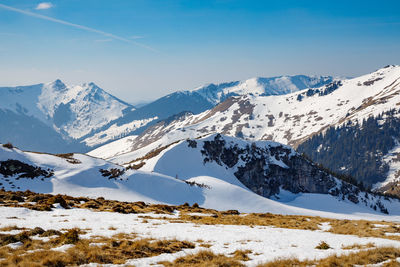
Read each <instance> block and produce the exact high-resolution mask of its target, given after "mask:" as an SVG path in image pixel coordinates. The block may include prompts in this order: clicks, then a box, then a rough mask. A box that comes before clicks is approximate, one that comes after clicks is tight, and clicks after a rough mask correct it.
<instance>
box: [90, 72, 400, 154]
mask: <svg viewBox="0 0 400 267" xmlns="http://www.w3.org/2000/svg"><path fill="white" fill-rule="evenodd" d="M398 103H400V66H388V67H386V68H383V69H380V70H377V71H376V72H373V73H371V74H367V75H364V76H361V77H357V78H354V79H348V80H341V81H335V82H333V83H331V84H328V85H325V86H322V87H320V88H316V89H305V90H303V91H299V92H296V93H292V94H287V95H277V96H275V95H274V96H254V95H244V96H240V97H232V98H229V99H227V100H226V101H225V102H223V103H221V104H219V105H217V106H216V107H215V108H213V109H210V110H208V111H205V112H203V113H200V114H198V115H185V117H181V118H179V119H178V120H176V121H174V122H169V123H159V124H156V125H154V126H152V127H150V128H148V129H147V130H146V131H145V132H143V133H142V134H141V135H139V136H138V137H136V138H135V139H132V142H131V143H130V144H129V147H130V148H131V151H138V150H139V149H142V151H143V152H146V151H147V152H148V151H149V150H151V149H153V148H154V147H160V146H165V145H167V144H169V143H172V142H174V141H178V140H184V139H186V138H196V137H199V136H203V135H206V134H211V133H221V134H225V135H230V136H238V137H241V138H245V139H249V140H274V141H277V142H280V143H284V144H290V145H293V146H296V145H298V144H299V143H301V142H303V141H304V140H306V139H307V138H309V137H310V136H312V135H313V134H315V133H318V132H320V131H323V130H324V129H325V128H327V127H329V126H335V125H341V124H343V123H346V122H348V121H355V120H358V121H359V122H360V123H362V120H363V119H365V118H368V116H371V115H378V114H380V113H382V112H383V111H387V110H390V109H392V108H394V107H396V106H397V104H398ZM147 146H148V147H149V148H150V147H151V149H146V147H147ZM109 147H110V148H111V149H112V144H110V146H109ZM123 153H126V149H125V150H124V151H123V152H122V151H118V149H114V150H113V151H112V153H111V152H110V153H108V154H107V155H105V154H104V155H102V153H100V152H99V151H96V150H94V151H92V152H90V153H89V154H91V155H95V156H98V157H103V158H109V157H108V155H111V154H112V157H116V156H118V155H121V154H123ZM132 153H135V152H132ZM121 157H125V158H127V157H128V158H129V155H128V154H125V155H121Z"/></svg>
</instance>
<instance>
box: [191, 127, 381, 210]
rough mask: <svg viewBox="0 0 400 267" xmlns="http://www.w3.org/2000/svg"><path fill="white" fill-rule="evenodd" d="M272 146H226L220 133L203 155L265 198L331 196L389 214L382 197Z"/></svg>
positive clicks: (192, 143)
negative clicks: (283, 194) (287, 193)
mask: <svg viewBox="0 0 400 267" xmlns="http://www.w3.org/2000/svg"><path fill="white" fill-rule="evenodd" d="M272 144H274V145H271V146H269V147H260V146H257V144H256V143H252V144H251V145H248V146H246V147H244V148H243V147H239V146H237V145H232V143H227V142H226V141H225V140H224V138H223V137H222V136H221V135H219V134H217V135H215V137H214V139H213V140H211V141H204V145H203V147H202V149H201V153H202V155H203V158H204V164H207V163H209V162H216V163H217V164H219V165H221V166H224V167H226V168H232V169H234V170H235V172H234V175H235V176H236V178H237V179H238V180H239V181H241V182H242V183H243V184H244V185H245V186H246V187H247V188H249V189H250V190H252V191H253V192H255V193H257V194H259V195H261V196H264V197H268V198H269V197H272V196H277V195H279V193H280V191H281V190H282V189H283V190H287V191H290V192H292V193H319V194H330V195H333V196H336V197H338V198H341V199H343V200H345V199H347V200H349V201H351V202H353V203H355V204H359V203H360V204H364V205H366V206H368V207H370V208H373V209H375V210H380V211H381V212H383V213H387V209H386V208H385V207H384V206H383V204H382V203H381V202H380V198H381V197H380V196H376V195H372V194H369V193H366V192H362V191H361V190H360V189H359V188H358V187H357V186H354V185H352V184H350V183H347V182H345V181H342V180H340V179H338V178H336V177H334V176H332V175H331V174H329V173H328V172H326V171H325V170H323V169H321V168H320V167H318V166H317V165H316V164H314V163H312V162H311V161H309V160H308V159H306V158H304V157H303V156H301V155H300V154H298V153H297V152H295V151H294V150H293V149H292V148H290V147H288V146H285V145H281V144H278V143H272ZM188 145H189V146H191V147H194V146H197V143H196V141H194V140H191V141H188ZM278 197H279V196H278Z"/></svg>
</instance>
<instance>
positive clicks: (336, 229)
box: [0, 190, 400, 241]
mask: <svg viewBox="0 0 400 267" xmlns="http://www.w3.org/2000/svg"><path fill="white" fill-rule="evenodd" d="M32 202H35V203H33V204H32ZM56 203H59V204H60V205H61V206H62V207H64V208H70V207H74V208H85V209H91V210H94V211H107V212H117V213H123V214H129V213H141V214H146V213H156V214H173V212H174V211H180V215H179V217H178V218H168V217H160V218H157V219H164V220H168V221H169V222H171V223H187V222H191V223H194V224H195V225H201V224H206V225H216V224H222V225H247V226H249V227H254V226H272V227H279V228H289V229H301V230H320V225H321V223H329V224H330V226H331V228H330V229H329V230H327V231H328V232H331V233H334V234H345V235H357V236H359V237H378V238H386V239H392V240H399V241H400V236H398V235H390V234H393V233H399V232H400V224H396V223H393V222H384V221H382V222H377V221H365V220H336V219H327V218H321V217H311V216H298V215H279V214H271V213H250V214H240V213H239V212H238V211H236V210H229V211H216V210H212V209H205V208H201V207H200V206H199V205H196V204H194V205H192V206H190V205H189V204H188V203H185V204H183V205H179V206H171V205H161V204H153V205H150V204H146V203H144V202H141V201H139V202H121V201H115V200H107V199H104V198H102V197H99V198H96V199H91V198H86V197H76V198H75V197H71V196H66V195H56V196H54V195H51V194H38V193H33V192H30V191H25V192H21V191H17V192H12V191H4V190H0V206H6V207H25V208H28V209H33V210H39V211H49V210H51V209H52V208H53V205H54V204H56ZM193 213H201V214H204V216H198V215H193ZM140 218H143V219H146V221H150V220H152V219H154V218H152V217H151V216H140ZM375 224H383V225H386V226H387V227H375ZM195 227H196V226H195ZM387 234H389V235H387Z"/></svg>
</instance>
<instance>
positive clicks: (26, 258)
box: [0, 229, 195, 266]
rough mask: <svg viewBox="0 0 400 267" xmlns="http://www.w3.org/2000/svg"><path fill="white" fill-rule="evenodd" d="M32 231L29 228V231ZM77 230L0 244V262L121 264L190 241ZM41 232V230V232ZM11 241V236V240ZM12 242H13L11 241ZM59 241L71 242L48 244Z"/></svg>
mask: <svg viewBox="0 0 400 267" xmlns="http://www.w3.org/2000/svg"><path fill="white" fill-rule="evenodd" d="M31 232H33V231H31ZM78 233H79V230H77V229H70V230H68V231H67V232H66V233H64V234H61V235H59V236H57V237H56V238H53V239H51V240H49V241H48V242H43V241H41V240H31V239H29V235H28V234H27V233H25V235H26V238H24V239H21V242H22V243H23V245H22V246H21V247H19V248H17V249H11V248H10V247H7V246H3V247H1V248H0V257H1V258H3V260H0V266H69V265H81V264H88V263H98V264H124V263H125V262H126V261H127V260H129V259H136V258H144V257H152V256H156V255H160V254H162V253H175V252H178V251H180V250H182V249H192V248H194V247H195V245H194V244H193V243H190V242H186V241H179V240H152V239H140V240H137V239H136V235H127V234H117V235H114V236H113V237H112V238H105V237H96V238H92V239H90V240H89V239H82V240H81V239H80V238H79V234H78ZM43 234H44V232H42V235H43ZM13 241H15V240H13ZM13 243H14V242H13ZM62 244H74V246H73V247H71V248H69V249H68V250H66V251H65V252H58V251H53V250H51V248H54V247H57V246H60V245H62Z"/></svg>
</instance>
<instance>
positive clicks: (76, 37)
mask: <svg viewBox="0 0 400 267" xmlns="http://www.w3.org/2000/svg"><path fill="white" fill-rule="evenodd" d="M9 7H11V8H13V9H10V8H9ZM399 10H400V1H385V0H382V1H369V0H364V1H358V0H354V1H348V0H347V1H342V0H338V1H324V0H321V1H250V0H248V1H238V0H219V1H217V0H216V1H207V0H198V1H195V0H192V1H166V0H159V1H153V0H143V1H142V0H109V1H103V0H54V1H51V0H50V1H35V0H0V85H3V86H6V85H21V84H33V83H39V82H48V81H52V80H55V79H56V78H60V79H62V80H63V81H66V82H67V83H72V84H76V83H82V82H90V81H93V82H95V83H96V84H98V85H99V86H101V87H102V88H104V89H106V90H107V91H109V92H110V93H112V94H115V95H116V96H118V97H120V98H122V99H124V100H126V101H129V102H138V101H142V100H150V99H155V98H157V97H160V96H163V95H165V94H167V93H170V92H172V91H176V90H182V89H191V88H194V87H197V86H200V85H202V84H205V83H209V82H223V81H231V80H241V79H247V78H250V77H255V76H263V77H267V76H276V75H285V74H322V75H341V76H355V75H360V74H364V73H368V72H371V71H373V70H375V69H377V68H380V67H383V66H384V65H387V64H400V11H399ZM38 15H39V16H41V17H38Z"/></svg>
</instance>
